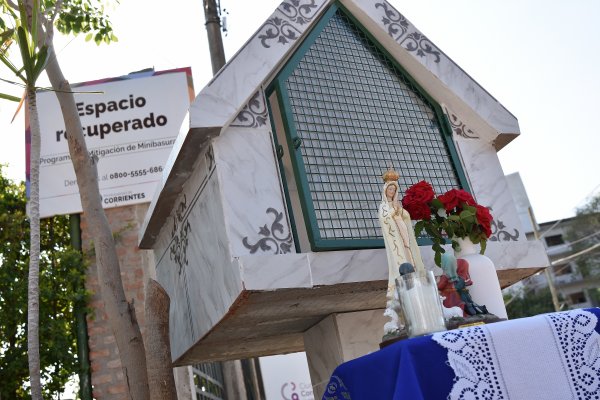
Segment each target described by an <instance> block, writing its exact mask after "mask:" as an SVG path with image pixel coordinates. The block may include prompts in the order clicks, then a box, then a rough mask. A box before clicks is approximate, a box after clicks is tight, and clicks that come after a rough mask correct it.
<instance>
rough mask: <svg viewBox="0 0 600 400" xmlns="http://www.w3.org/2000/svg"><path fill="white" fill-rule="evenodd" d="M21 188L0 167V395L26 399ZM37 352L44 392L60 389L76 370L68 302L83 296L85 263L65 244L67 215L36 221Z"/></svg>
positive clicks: (25, 241)
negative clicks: (38, 226) (38, 240)
mask: <svg viewBox="0 0 600 400" xmlns="http://www.w3.org/2000/svg"><path fill="white" fill-rule="evenodd" d="M25 204H26V198H25V187H24V185H23V183H21V184H18V185H17V184H15V183H13V182H12V181H10V180H8V179H6V178H5V177H4V176H2V167H1V166H0V382H1V384H0V398H2V399H28V398H30V397H29V395H28V394H27V393H26V392H25V390H24V389H23V387H24V384H25V382H27V381H28V380H29V370H28V365H27V325H26V323H27V274H28V265H29V257H28V253H29V250H28V249H29V222H28V220H27V217H26V215H25ZM41 250H42V251H41V257H40V343H41V346H40V357H41V365H42V380H43V382H44V395H45V397H46V398H50V397H51V396H52V395H56V394H58V393H61V392H62V390H63V388H64V385H65V383H66V382H67V380H68V378H69V377H70V376H71V375H73V374H74V373H76V371H77V349H76V342H75V326H74V317H73V305H74V303H75V301H85V299H86V298H87V293H86V292H85V291H84V290H82V289H77V288H82V287H83V280H84V268H85V267H84V265H83V261H82V258H81V255H80V253H79V252H77V251H75V250H73V249H72V248H71V247H70V237H69V224H68V220H67V218H66V217H54V218H50V219H45V220H42V221H41Z"/></svg>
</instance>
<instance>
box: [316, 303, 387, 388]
mask: <svg viewBox="0 0 600 400" xmlns="http://www.w3.org/2000/svg"><path fill="white" fill-rule="evenodd" d="M383 311H384V310H383V309H378V310H368V311H358V312H350V313H343V314H331V315H329V316H328V317H326V318H325V319H323V320H322V321H321V322H319V323H318V324H316V325H315V326H313V327H312V328H310V329H309V330H307V331H306V332H305V333H304V349H305V351H306V358H307V360H308V369H309V372H310V379H311V381H312V385H313V391H314V397H315V399H320V398H321V397H323V393H324V391H325V388H326V385H327V382H328V381H329V377H330V376H331V373H332V372H333V370H334V369H335V368H336V367H337V366H338V365H339V364H341V363H343V362H345V361H349V360H352V359H355V358H358V357H360V356H363V355H365V354H368V353H372V352H374V351H377V350H379V343H380V342H381V338H382V336H383V325H384V324H385V323H386V322H387V321H388V320H389V319H388V318H387V317H384V316H383Z"/></svg>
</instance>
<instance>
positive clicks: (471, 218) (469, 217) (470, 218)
mask: <svg viewBox="0 0 600 400" xmlns="http://www.w3.org/2000/svg"><path fill="white" fill-rule="evenodd" d="M460 219H461V220H462V221H463V222H466V223H469V224H474V223H475V213H474V212H471V211H469V210H463V211H461V212H460Z"/></svg>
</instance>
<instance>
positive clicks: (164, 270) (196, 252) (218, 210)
mask: <svg viewBox="0 0 600 400" xmlns="http://www.w3.org/2000/svg"><path fill="white" fill-rule="evenodd" d="M200 160H201V161H202V162H200V163H199V165H198V166H197V168H196V170H195V173H194V175H193V176H192V177H191V178H190V180H189V181H188V183H187V184H186V187H185V188H184V190H183V192H182V194H181V195H180V197H179V199H178V202H177V204H175V205H174V209H173V212H172V213H171V215H170V217H169V219H168V221H167V223H166V224H165V226H164V227H163V229H162V231H161V234H160V236H159V239H158V241H157V245H156V247H155V249H154V253H155V257H156V260H157V266H156V275H157V278H158V281H159V282H160V283H161V285H163V287H164V288H165V290H166V291H167V293H168V294H169V297H170V298H171V308H170V321H169V327H170V331H171V334H170V337H171V352H172V356H173V359H174V360H176V359H177V358H178V357H179V356H181V355H182V354H183V352H185V351H186V350H188V349H189V348H190V347H191V346H192V345H193V344H194V343H195V342H196V341H198V340H199V339H200V338H201V337H202V336H203V335H204V334H205V333H206V332H208V330H209V329H211V328H212V327H213V326H214V325H215V324H216V323H217V322H218V321H219V320H220V319H221V318H222V317H223V315H225V313H226V312H227V311H228V310H229V307H230V306H231V305H232V304H233V302H234V301H235V299H236V298H237V297H238V295H239V294H240V292H241V291H242V283H241V278H240V274H239V266H238V263H237V260H235V259H233V258H232V257H231V254H230V250H229V246H228V242H229V241H228V238H227V236H226V233H225V227H224V224H223V221H224V215H223V207H222V203H221V192H220V188H219V182H218V179H217V174H216V173H215V167H214V162H213V157H212V150H210V149H208V150H207V151H205V153H204V155H203V157H201V158H200Z"/></svg>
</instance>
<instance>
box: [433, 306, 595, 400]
mask: <svg viewBox="0 0 600 400" xmlns="http://www.w3.org/2000/svg"><path fill="white" fill-rule="evenodd" d="M597 322H598V318H597V317H596V315H594V314H593V313H591V312H589V311H584V310H575V311H568V312H563V313H554V314H547V315H543V316H538V317H533V318H526V319H523V320H513V321H508V322H505V323H502V324H497V325H496V324H492V325H481V326H476V327H471V328H466V329H461V330H455V331H449V332H440V333H436V334H434V335H433V340H434V341H435V342H436V343H438V344H439V345H440V346H442V347H443V348H445V349H447V350H448V365H449V366H450V367H451V368H452V370H453V371H454V374H455V375H456V378H455V381H454V384H453V386H452V389H451V391H450V393H449V395H448V399H449V400H467V399H468V400H484V399H485V400H502V399H504V400H508V399H521V398H527V396H528V395H526V394H525V395H524V393H532V392H533V393H536V396H537V398H540V399H542V398H544V399H555V398H560V399H561V400H563V398H564V399H580V400H592V399H600V335H599V334H598V333H597V332H596V331H595V327H596V324H597ZM520 327H523V328H524V329H519V328H520ZM511 329H512V330H511ZM532 344H535V346H534V347H537V349H532ZM524 359H527V361H528V362H529V367H528V368H526V367H523V365H522V363H523V360H524ZM538 360H539V368H530V367H531V365H532V363H535V362H536V361H538ZM548 360H553V361H552V362H551V363H548ZM536 366H537V365H536ZM563 382H564V384H562V383H563ZM553 385H554V386H553ZM567 386H569V387H567ZM557 387H558V388H561V391H562V393H561V394H558V393H557V391H556V388H557ZM524 396H525V397H524ZM556 396H559V397H556ZM565 396H567V397H565Z"/></svg>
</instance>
